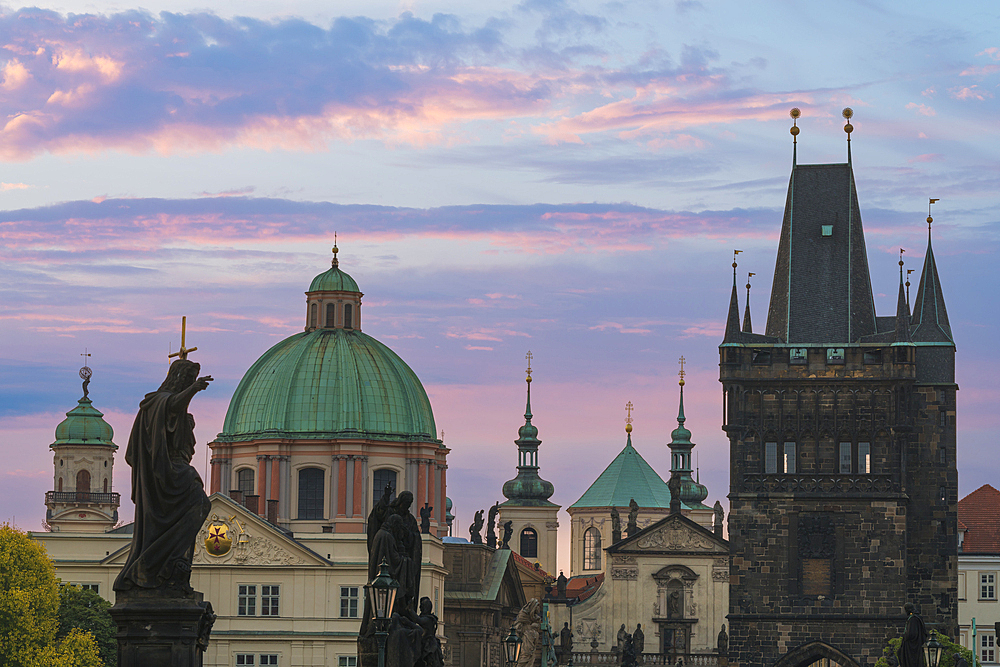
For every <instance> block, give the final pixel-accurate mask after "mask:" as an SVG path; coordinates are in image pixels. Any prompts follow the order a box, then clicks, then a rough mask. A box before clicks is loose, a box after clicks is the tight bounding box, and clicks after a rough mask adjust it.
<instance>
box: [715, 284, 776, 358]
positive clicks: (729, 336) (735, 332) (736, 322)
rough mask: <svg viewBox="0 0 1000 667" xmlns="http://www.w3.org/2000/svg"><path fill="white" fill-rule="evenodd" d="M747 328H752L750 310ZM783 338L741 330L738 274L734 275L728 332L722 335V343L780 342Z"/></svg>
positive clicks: (747, 315) (747, 317)
mask: <svg viewBox="0 0 1000 667" xmlns="http://www.w3.org/2000/svg"><path fill="white" fill-rule="evenodd" d="M745 328H746V329H749V328H750V311H749V310H747V313H746V327H745ZM780 342H781V340H779V339H778V338H776V337H774V336H765V335H763V334H755V333H750V332H749V331H743V330H740V302H739V297H738V296H737V294H736V276H735V275H734V276H733V293H732V295H731V296H730V297H729V316H728V317H727V318H726V333H725V335H724V336H723V337H722V343H723V345H725V344H726V343H739V344H743V345H754V344H764V343H780Z"/></svg>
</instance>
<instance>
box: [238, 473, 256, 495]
mask: <svg viewBox="0 0 1000 667" xmlns="http://www.w3.org/2000/svg"><path fill="white" fill-rule="evenodd" d="M253 473H254V471H253V468H243V469H242V470H240V471H238V472H237V473H236V488H237V489H239V490H240V493H242V494H243V495H244V497H245V496H252V495H253V494H254V487H253V476H254V475H253Z"/></svg>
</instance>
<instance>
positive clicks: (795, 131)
mask: <svg viewBox="0 0 1000 667" xmlns="http://www.w3.org/2000/svg"><path fill="white" fill-rule="evenodd" d="M788 115H789V116H791V117H792V126H791V127H790V128H789V129H788V131H789V132H790V133H791V134H792V166H793V167H794V166H795V161H796V158H797V155H796V153H797V152H798V149H799V147H798V143H799V126H798V122H799V117H800V116H801V115H802V112H801V111H799V108H798V107H792V110H791V111H789V112H788Z"/></svg>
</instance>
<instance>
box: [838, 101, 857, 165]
mask: <svg viewBox="0 0 1000 667" xmlns="http://www.w3.org/2000/svg"><path fill="white" fill-rule="evenodd" d="M840 115H841V116H843V117H844V120H846V121H847V124H846V125H844V132H847V164H851V132H853V131H854V126H853V125H851V118H853V117H854V109H852V108H851V107H844V110H843V111H841V112H840Z"/></svg>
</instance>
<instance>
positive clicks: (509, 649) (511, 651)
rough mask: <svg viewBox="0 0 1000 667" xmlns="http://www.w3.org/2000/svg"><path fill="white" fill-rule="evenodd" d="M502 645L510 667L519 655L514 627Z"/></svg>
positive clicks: (517, 638)
mask: <svg viewBox="0 0 1000 667" xmlns="http://www.w3.org/2000/svg"><path fill="white" fill-rule="evenodd" d="M502 643H503V657H504V660H506V662H507V667H512V666H513V665H514V664H516V663H517V659H518V657H519V656H520V655H521V638H520V637H518V636H517V633H516V632H514V626H511V628H510V634H509V635H507V636H506V637H505V638H504V639H503V642H502ZM380 667H381V666H380Z"/></svg>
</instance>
